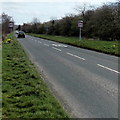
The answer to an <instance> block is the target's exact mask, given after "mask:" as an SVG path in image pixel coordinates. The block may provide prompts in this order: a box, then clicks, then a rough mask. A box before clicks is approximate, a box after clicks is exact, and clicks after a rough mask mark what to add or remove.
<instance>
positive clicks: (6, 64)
mask: <svg viewBox="0 0 120 120" xmlns="http://www.w3.org/2000/svg"><path fill="white" fill-rule="evenodd" d="M12 39H13V41H12V42H11V43H3V59H2V61H3V68H2V71H3V73H2V80H3V81H2V84H3V87H2V118H68V115H67V114H66V112H65V111H64V110H63V108H62V107H61V105H60V104H59V102H58V101H57V100H56V98H55V97H54V96H52V94H51V92H50V90H49V89H48V88H47V85H46V84H45V83H44V81H43V80H42V79H41V78H40V76H39V73H37V71H36V69H35V67H34V65H33V64H32V63H31V62H30V60H29V59H28V57H27V56H26V54H25V52H24V50H23V49H22V47H21V45H20V44H19V43H18V41H17V40H16V38H15V37H14V36H12Z"/></svg>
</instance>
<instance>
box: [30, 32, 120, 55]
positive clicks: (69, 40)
mask: <svg viewBox="0 0 120 120" xmlns="http://www.w3.org/2000/svg"><path fill="white" fill-rule="evenodd" d="M29 35H32V36H35V37H40V38H45V39H49V40H53V41H57V42H61V43H65V44H69V45H73V46H77V47H81V48H86V49H90V50H95V51H98V52H103V53H107V54H111V55H116V56H120V51H118V48H119V47H120V42H118V41H100V40H88V39H82V40H79V39H78V38H77V37H63V36H54V35H41V34H30V33H29Z"/></svg>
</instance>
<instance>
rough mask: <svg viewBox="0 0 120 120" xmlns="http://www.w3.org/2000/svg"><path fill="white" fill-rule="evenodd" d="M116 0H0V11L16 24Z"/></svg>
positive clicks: (55, 17) (60, 15)
mask: <svg viewBox="0 0 120 120" xmlns="http://www.w3.org/2000/svg"><path fill="white" fill-rule="evenodd" d="M116 1H117V0H90V1H89V0H63V2H62V0H21V1H20V0H19V2H18V0H9V2H8V0H0V13H3V12H5V13H6V14H8V15H9V16H12V17H13V19H14V21H15V23H16V24H23V23H27V22H31V21H32V20H33V18H38V19H39V20H40V22H45V21H49V20H51V19H53V18H54V19H60V18H62V17H64V16H65V15H67V14H70V13H72V14H77V11H76V10H75V9H74V8H76V6H80V5H83V3H86V4H87V5H94V6H100V5H102V4H103V3H107V2H116ZM1 8H2V9H1Z"/></svg>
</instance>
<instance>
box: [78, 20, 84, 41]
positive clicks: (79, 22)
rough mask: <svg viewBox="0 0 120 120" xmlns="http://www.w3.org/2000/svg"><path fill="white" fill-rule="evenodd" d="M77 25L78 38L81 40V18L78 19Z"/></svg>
mask: <svg viewBox="0 0 120 120" xmlns="http://www.w3.org/2000/svg"><path fill="white" fill-rule="evenodd" d="M78 27H79V40H81V38H82V37H81V36H82V35H81V29H82V27H83V21H82V20H79V21H78Z"/></svg>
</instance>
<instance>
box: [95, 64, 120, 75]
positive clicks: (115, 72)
mask: <svg viewBox="0 0 120 120" xmlns="http://www.w3.org/2000/svg"><path fill="white" fill-rule="evenodd" d="M97 65H98V66H100V67H102V68H105V69H107V70H110V71H112V72H115V73H119V74H120V72H118V71H117V70H113V69H111V68H108V67H106V66H103V65H100V64H97Z"/></svg>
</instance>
